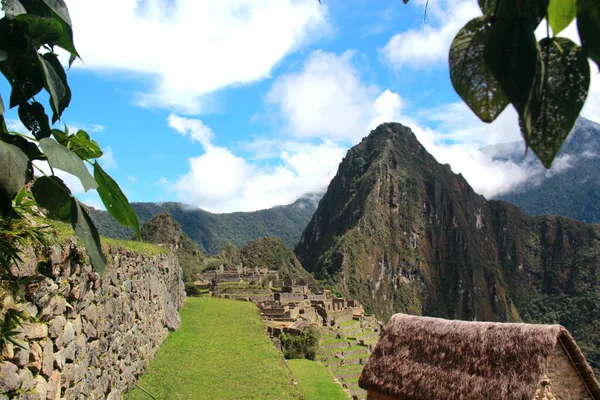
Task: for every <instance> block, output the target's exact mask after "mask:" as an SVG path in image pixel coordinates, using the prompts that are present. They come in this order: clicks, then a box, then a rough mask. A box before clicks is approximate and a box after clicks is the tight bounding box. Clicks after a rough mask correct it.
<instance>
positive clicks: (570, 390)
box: [534, 344, 592, 400]
mask: <svg viewBox="0 0 600 400" xmlns="http://www.w3.org/2000/svg"><path fill="white" fill-rule="evenodd" d="M567 399H577V400H592V397H591V395H590V393H589V392H588V391H587V390H586V388H585V385H584V383H583V381H582V380H581V378H580V377H579V375H578V374H577V371H576V370H575V368H574V367H573V365H572V364H571V362H570V361H569V358H568V357H567V355H566V353H565V352H564V351H563V349H562V347H561V346H560V344H557V345H556V349H555V350H554V355H552V356H550V357H549V359H548V365H547V372H546V374H544V375H542V378H541V379H540V383H539V384H538V389H537V391H536V393H535V396H534V400H567Z"/></svg>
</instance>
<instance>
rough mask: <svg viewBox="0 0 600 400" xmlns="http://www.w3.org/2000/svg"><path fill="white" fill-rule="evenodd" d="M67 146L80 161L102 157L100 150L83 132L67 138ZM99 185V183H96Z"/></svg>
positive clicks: (80, 131)
mask: <svg viewBox="0 0 600 400" xmlns="http://www.w3.org/2000/svg"><path fill="white" fill-rule="evenodd" d="M67 140H68V143H69V144H68V146H69V149H71V151H73V152H74V153H75V154H77V155H78V156H79V157H80V158H81V159H84V160H90V159H93V158H99V157H102V150H100V146H98V143H97V142H96V141H94V140H92V139H90V135H88V134H87V132H86V131H84V130H79V131H78V132H77V133H76V134H75V135H71V136H69V137H68V139H67ZM98 184H100V182H98Z"/></svg>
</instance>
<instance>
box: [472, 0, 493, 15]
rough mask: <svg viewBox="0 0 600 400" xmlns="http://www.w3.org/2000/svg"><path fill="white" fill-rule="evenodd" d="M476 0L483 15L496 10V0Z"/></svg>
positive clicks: (490, 13)
mask: <svg viewBox="0 0 600 400" xmlns="http://www.w3.org/2000/svg"><path fill="white" fill-rule="evenodd" d="M477 2H478V3H479V8H480V9H481V12H482V13H483V15H485V16H488V15H492V14H493V13H494V11H496V2H497V0H477Z"/></svg>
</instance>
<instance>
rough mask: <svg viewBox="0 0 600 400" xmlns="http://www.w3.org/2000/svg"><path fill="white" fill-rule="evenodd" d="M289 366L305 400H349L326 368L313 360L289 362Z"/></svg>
mask: <svg viewBox="0 0 600 400" xmlns="http://www.w3.org/2000/svg"><path fill="white" fill-rule="evenodd" d="M287 364H288V367H290V369H291V370H292V374H293V375H294V379H295V380H296V381H297V382H298V389H300V393H302V396H304V399H305V400H322V399H327V400H338V399H339V400H348V398H349V396H348V395H347V394H346V392H344V390H343V389H342V388H341V386H340V385H338V384H337V383H335V382H334V381H333V376H332V375H331V374H330V373H329V371H328V370H327V368H326V367H325V366H323V365H321V364H319V363H318V362H316V361H311V360H287Z"/></svg>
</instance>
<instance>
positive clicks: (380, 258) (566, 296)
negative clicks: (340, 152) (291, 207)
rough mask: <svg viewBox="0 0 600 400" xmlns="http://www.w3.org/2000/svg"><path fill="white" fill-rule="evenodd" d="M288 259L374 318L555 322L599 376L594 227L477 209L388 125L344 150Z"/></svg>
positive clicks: (508, 208) (599, 239) (475, 197)
mask: <svg viewBox="0 0 600 400" xmlns="http://www.w3.org/2000/svg"><path fill="white" fill-rule="evenodd" d="M295 251H296V254H297V256H298V259H299V260H300V261H301V263H302V264H303V266H304V267H305V268H306V269H307V270H308V271H310V272H312V273H314V274H315V276H316V278H317V279H324V280H327V281H329V282H330V283H331V284H333V285H335V286H336V288H337V289H338V290H339V291H340V292H341V293H342V294H343V295H344V296H346V297H348V298H353V299H357V300H359V301H361V302H362V303H363V304H364V305H365V306H366V308H367V309H368V310H369V311H370V312H373V313H375V314H376V315H377V316H378V317H379V318H381V319H382V320H386V319H387V318H388V317H389V316H390V315H391V314H392V313H395V312H405V313H410V314H423V315H430V316H437V317H444V318H458V319H465V320H488V321H520V320H525V321H529V322H545V323H561V324H563V325H564V326H566V327H568V328H569V330H570V331H571V332H573V334H574V335H575V337H576V338H577V339H578V341H579V342H581V343H582V347H583V348H584V351H585V352H586V354H587V356H588V359H589V360H591V362H592V364H593V365H594V367H595V368H596V369H599V368H600V338H599V337H598V335H597V329H598V327H600V226H599V225H589V224H586V223H583V222H579V221H575V220H573V219H571V218H566V217H557V216H537V217H532V216H529V215H527V214H525V213H524V212H522V211H520V210H519V209H518V208H517V207H515V206H514V205H512V204H510V203H507V202H505V201H494V200H492V201H487V200H486V199H485V198H484V197H483V196H481V195H479V194H477V193H475V192H474V191H473V189H472V188H471V186H470V185H469V184H468V182H467V181H466V180H465V179H464V178H463V176H462V175H460V174H458V175H457V174H454V173H453V172H452V170H451V168H450V166H449V165H442V164H440V163H438V162H437V161H436V160H435V159H434V158H433V156H431V155H430V154H429V153H428V152H427V151H426V150H425V148H424V147H423V146H422V145H421V144H420V143H419V142H418V140H417V139H416V137H415V136H414V134H413V133H412V131H411V130H410V129H409V128H407V127H405V126H402V125H400V124H396V123H390V124H383V125H380V126H379V127H378V128H377V129H375V130H373V131H372V132H371V133H370V135H369V136H368V137H366V138H365V139H363V140H362V141H361V143H359V144H358V145H356V146H355V147H353V148H352V149H350V150H349V151H348V153H347V155H346V157H345V158H344V160H343V161H342V163H341V164H340V168H339V170H338V172H337V174H336V176H335V177H334V179H333V180H332V181H331V183H330V185H329V187H328V189H327V192H326V193H325V195H324V197H323V199H322V200H321V202H320V203H319V207H318V209H317V210H316V212H315V214H314V215H313V217H312V219H311V221H310V223H309V224H308V226H307V228H306V230H305V231H304V233H303V234H302V239H301V240H300V243H299V244H298V246H297V247H296V250H295ZM595 332H596V333H595Z"/></svg>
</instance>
